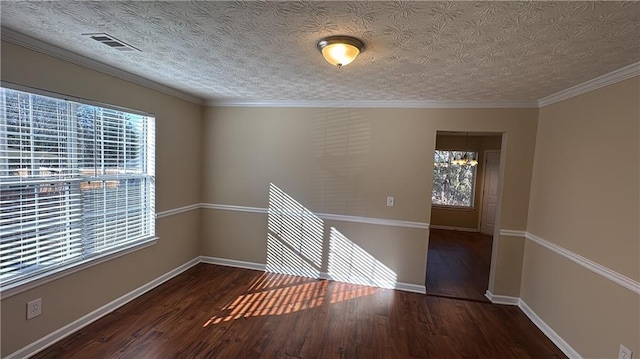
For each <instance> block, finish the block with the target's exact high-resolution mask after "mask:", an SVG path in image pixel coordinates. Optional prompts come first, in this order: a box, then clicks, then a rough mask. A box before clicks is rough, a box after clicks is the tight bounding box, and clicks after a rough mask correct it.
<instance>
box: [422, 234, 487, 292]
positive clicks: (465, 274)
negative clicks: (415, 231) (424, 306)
mask: <svg viewBox="0 0 640 359" xmlns="http://www.w3.org/2000/svg"><path fill="white" fill-rule="evenodd" d="M492 242H493V239H492V238H491V237H490V236H487V235H484V234H481V233H474V232H463V231H450V230H443V229H430V230H429V250H428V256H427V275H426V278H427V279H426V283H425V285H426V287H427V293H429V294H434V295H442V296H448V297H454V298H463V299H471V300H477V301H481V302H488V300H487V298H486V297H485V296H484V294H485V292H486V290H487V288H488V287H489V268H490V266H491V246H492Z"/></svg>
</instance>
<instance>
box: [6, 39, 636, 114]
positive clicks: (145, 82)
mask: <svg viewBox="0 0 640 359" xmlns="http://www.w3.org/2000/svg"><path fill="white" fill-rule="evenodd" d="M0 38H1V39H2V40H4V41H7V42H10V43H13V44H15V45H18V46H22V47H25V48H28V49H30V50H34V51H37V52H40V53H42V54H45V55H48V56H52V57H55V58H57V59H60V60H63V61H67V62H70V63H73V64H76V65H79V66H82V67H85V68H88V69H91V70H94V71H98V72H101V73H104V74H107V75H110V76H114V77H116V78H119V79H121V80H125V81H129V82H132V83H135V84H138V85H141V86H144V87H147V88H149V89H152V90H156V91H159V92H162V93H165V94H167V95H170V96H174V97H177V98H180V99H183V100H186V101H189V102H192V103H195V104H198V105H205V106H210V107H280V108H282V107H301V108H310V107H325V108H326V107H331V108H542V107H545V106H549V105H551V104H554V103H556V102H560V101H563V100H566V99H569V98H571V97H575V96H578V95H581V94H584V93H587V92H590V91H593V90H597V89H599V88H601V87H604V86H608V85H611V84H614V83H616V82H620V81H623V80H626V79H629V78H632V77H634V76H638V75H640V62H636V63H633V64H630V65H627V66H625V67H623V68H621V69H618V70H615V71H612V72H610V73H608V74H605V75H602V76H599V77H596V78H594V79H591V80H589V81H586V82H583V83H581V84H578V85H576V86H573V87H570V88H568V89H565V90H562V91H560V92H557V93H555V94H552V95H549V96H546V97H543V98H541V99H539V100H538V101H534V102H527V101H496V102H484V101H308V100H301V101H281V100H273V101H268V100H216V99H209V100H206V101H203V100H202V99H200V98H198V97H196V96H193V95H190V94H188V93H185V92H182V91H179V90H177V89H175V88H172V87H169V86H166V85H163V84H160V83H158V82H155V81H153V80H149V79H147V78H144V77H142V76H138V75H135V74H133V73H131V72H128V71H124V70H120V69H118V68H115V67H113V66H111V65H107V64H105V63H103V62H100V61H96V60H93V59H91V58H88V57H86V56H83V55H80V54H77V53H75V52H72V51H69V50H65V49H62V48H60V47H58V46H55V45H52V44H49V43H47V42H44V41H41V40H38V39H35V38H33V37H30V36H28V35H24V34H21V33H19V32H16V31H13V30H10V29H8V28H5V27H2V28H0Z"/></svg>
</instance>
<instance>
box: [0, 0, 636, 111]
mask: <svg viewBox="0 0 640 359" xmlns="http://www.w3.org/2000/svg"><path fill="white" fill-rule="evenodd" d="M1 16H2V17H1V23H2V26H3V27H6V28H8V29H11V30H14V31H17V32H19V33H22V34H25V35H28V36H31V37H33V38H36V39H38V40H42V41H45V42H48V43H50V44H53V45H56V46H58V47H61V48H63V49H66V50H70V51H73V52H75V53H77V54H80V55H83V56H86V57H89V58H92V59H94V60H98V61H100V62H103V63H106V64H108V65H111V66H113V67H116V68H119V69H122V70H125V71H128V72H131V73H133V74H136V75H139V76H142V77H145V78H147V79H150V80H153V81H155V82H158V83H161V84H163V85H166V86H169V87H172V88H175V89H177V90H180V91H183V92H186V93H188V94H191V95H193V96H196V97H199V98H201V99H203V100H210V101H215V100H219V101H483V102H511V101H513V102H535V101H536V100H538V99H540V98H543V97H545V96H548V95H551V94H554V93H556V92H558V91H561V90H564V89H566V88H569V87H571V86H574V85H577V84H579V83H582V82H584V81H587V80H590V79H592V78H595V77H597V76H600V75H603V74H605V73H608V72H611V71H613V70H617V69H619V68H621V67H624V66H626V65H629V64H631V63H634V62H638V61H640V40H639V34H640V2H568V1H567V2H370V1H362V2H198V1H191V2H155V1H149V2H146V1H135V2H115V1H92V2H84V1H83V2H69V1H62V2H40V1H33V2H32V1H19V2H8V1H3V2H2V15H1ZM99 32H105V33H108V34H110V35H112V36H114V37H116V38H118V39H120V40H122V41H124V42H126V43H128V44H130V45H132V46H134V47H136V48H138V49H140V50H141V52H119V51H116V50H113V49H111V48H109V47H107V46H105V45H103V44H100V43H98V42H96V41H93V40H91V39H90V38H88V37H83V36H81V34H84V33H99ZM328 35H353V36H356V37H358V38H360V39H362V40H363V41H364V43H365V46H366V49H365V51H364V52H363V53H362V54H361V56H360V57H359V58H358V59H356V61H354V62H353V63H352V64H350V65H348V66H346V67H344V68H342V69H338V68H335V67H332V66H331V65H329V64H328V63H326V62H325V61H324V59H323V58H322V56H321V54H320V53H319V52H318V50H317V49H316V43H317V42H318V40H320V39H321V38H322V37H325V36H328Z"/></svg>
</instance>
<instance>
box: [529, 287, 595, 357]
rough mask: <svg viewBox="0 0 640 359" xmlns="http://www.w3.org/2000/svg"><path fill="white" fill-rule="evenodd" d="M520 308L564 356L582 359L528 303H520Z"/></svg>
mask: <svg viewBox="0 0 640 359" xmlns="http://www.w3.org/2000/svg"><path fill="white" fill-rule="evenodd" d="M518 307H519V308H520V309H521V310H522V312H524V314H525V315H526V316H527V317H529V319H530V320H531V321H532V322H533V324H535V325H536V327H538V329H540V331H542V333H544V335H546V336H547V338H549V339H550V340H551V341H552V342H553V344H555V345H556V346H557V347H558V349H560V350H562V352H563V353H564V355H566V356H567V357H569V358H570V359H582V356H581V355H580V353H578V352H577V351H576V350H575V349H573V348H572V347H571V345H569V343H567V342H566V341H565V340H564V339H562V337H561V336H560V335H558V333H556V332H555V331H554V330H553V329H551V327H550V326H549V325H547V323H545V322H544V321H543V320H542V319H541V318H540V317H539V316H538V315H537V314H536V312H534V311H533V309H531V308H530V307H529V306H528V305H527V303H525V302H524V301H523V300H522V299H520V300H519V302H518Z"/></svg>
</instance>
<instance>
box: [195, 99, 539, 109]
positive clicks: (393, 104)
mask: <svg viewBox="0 0 640 359" xmlns="http://www.w3.org/2000/svg"><path fill="white" fill-rule="evenodd" d="M204 104H205V106H210V107H323V108H327V107H330V108H537V107H538V104H537V103H536V102H508V101H505V102H482V101H306V100H303V101H280V100H273V101H260V100H255V101H245V100H207V101H205V103H204Z"/></svg>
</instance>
